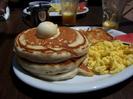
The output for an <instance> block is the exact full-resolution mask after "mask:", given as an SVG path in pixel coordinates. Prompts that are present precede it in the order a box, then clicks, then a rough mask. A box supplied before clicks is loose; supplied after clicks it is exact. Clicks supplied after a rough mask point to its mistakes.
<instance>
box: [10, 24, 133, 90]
mask: <svg viewBox="0 0 133 99" xmlns="http://www.w3.org/2000/svg"><path fill="white" fill-rule="evenodd" d="M73 28H74V29H77V30H78V29H82V30H86V29H89V28H90V27H89V26H79V27H73ZM108 32H109V34H110V35H112V36H113V37H115V36H118V35H123V34H125V33H123V32H121V31H118V30H109V31H108ZM12 65H13V71H14V73H15V74H16V76H17V77H18V78H19V79H20V80H22V81H23V82H24V83H26V84H28V85H30V86H32V87H35V88H37V89H41V90H44V91H50V92H58V93H81V92H90V91H95V90H100V89H103V88H107V87H109V86H113V85H115V84H118V83H120V82H122V81H124V80H126V79H128V78H130V77H131V76H133V65H131V66H129V67H127V68H126V69H124V70H123V71H122V72H119V73H117V74H113V75H110V74H106V75H95V76H92V77H85V76H79V75H77V76H76V77H74V78H72V79H69V80H64V81H53V82H50V81H45V80H41V79H39V78H36V77H34V76H31V75H30V74H29V73H27V72H26V71H24V70H23V69H22V68H21V67H20V66H19V65H18V64H16V61H15V57H14V59H13V63H12Z"/></svg>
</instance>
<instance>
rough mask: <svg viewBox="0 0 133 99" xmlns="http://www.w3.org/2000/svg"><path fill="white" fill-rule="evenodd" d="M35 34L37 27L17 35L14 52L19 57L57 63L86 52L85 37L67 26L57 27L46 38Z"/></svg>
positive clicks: (86, 43) (39, 61)
mask: <svg viewBox="0 0 133 99" xmlns="http://www.w3.org/2000/svg"><path fill="white" fill-rule="evenodd" d="M36 34H37V29H36V28H31V29H28V30H26V31H24V32H22V33H20V34H19V35H18V36H17V38H16V40H15V41H16V42H15V52H16V54H17V55H18V56H19V57H22V58H25V59H27V60H29V61H32V62H37V63H58V62H62V61H66V60H68V59H72V58H77V57H81V56H83V55H85V54H86V53H87V47H88V40H87V38H86V37H85V36H84V35H83V34H82V33H80V32H79V31H76V30H74V29H71V28H69V27H59V29H58V33H57V34H56V35H54V36H52V37H50V38H46V39H40V38H38V37H37V36H36Z"/></svg>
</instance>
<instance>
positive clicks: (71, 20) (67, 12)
mask: <svg viewBox="0 0 133 99" xmlns="http://www.w3.org/2000/svg"><path fill="white" fill-rule="evenodd" d="M78 3H79V0H61V10H62V11H61V13H62V22H63V25H68V26H72V25H76V13H77V9H78Z"/></svg>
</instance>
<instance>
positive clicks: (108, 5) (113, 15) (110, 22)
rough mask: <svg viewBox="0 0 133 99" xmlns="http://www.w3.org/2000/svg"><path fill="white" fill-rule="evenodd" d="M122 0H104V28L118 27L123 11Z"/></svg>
mask: <svg viewBox="0 0 133 99" xmlns="http://www.w3.org/2000/svg"><path fill="white" fill-rule="evenodd" d="M121 2H122V0H102V8H103V23H102V25H103V28H106V29H111V28H113V29H118V27H119V22H120V18H121V13H122V6H121Z"/></svg>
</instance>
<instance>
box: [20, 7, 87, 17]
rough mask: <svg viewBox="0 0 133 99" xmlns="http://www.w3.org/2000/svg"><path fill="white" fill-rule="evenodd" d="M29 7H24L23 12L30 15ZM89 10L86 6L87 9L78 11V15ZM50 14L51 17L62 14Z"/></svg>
mask: <svg viewBox="0 0 133 99" xmlns="http://www.w3.org/2000/svg"><path fill="white" fill-rule="evenodd" d="M28 9H29V7H26V8H25V9H23V13H25V14H27V15H30V14H31V12H30V11H28ZM88 11H89V8H88V7H85V10H84V11H82V12H77V15H80V14H85V13H87V12H88ZM49 16H51V17H54V16H61V14H60V13H59V12H49Z"/></svg>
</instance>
